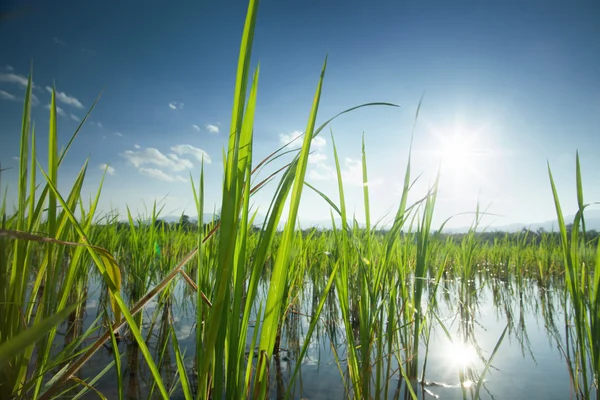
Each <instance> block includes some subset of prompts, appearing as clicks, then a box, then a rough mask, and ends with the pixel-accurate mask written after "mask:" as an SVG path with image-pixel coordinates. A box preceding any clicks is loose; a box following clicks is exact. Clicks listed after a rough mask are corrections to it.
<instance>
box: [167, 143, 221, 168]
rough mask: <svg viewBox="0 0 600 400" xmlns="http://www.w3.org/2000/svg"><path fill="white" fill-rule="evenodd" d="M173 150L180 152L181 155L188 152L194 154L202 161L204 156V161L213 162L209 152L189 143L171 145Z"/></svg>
mask: <svg viewBox="0 0 600 400" xmlns="http://www.w3.org/2000/svg"><path fill="white" fill-rule="evenodd" d="M171 151H173V152H174V153H177V154H179V155H180V156H183V155H186V154H188V155H191V156H194V157H196V159H197V160H198V161H202V159H203V158H204V162H205V163H206V164H210V163H211V162H212V161H211V159H210V156H209V155H208V153H207V152H205V151H204V150H202V149H199V148H197V147H194V146H192V145H189V144H178V145H177V146H173V147H171Z"/></svg>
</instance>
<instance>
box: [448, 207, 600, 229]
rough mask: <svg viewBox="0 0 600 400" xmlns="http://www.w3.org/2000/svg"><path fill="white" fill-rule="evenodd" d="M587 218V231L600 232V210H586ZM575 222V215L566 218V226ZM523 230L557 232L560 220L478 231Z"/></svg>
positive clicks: (495, 227) (585, 215) (482, 227)
mask: <svg viewBox="0 0 600 400" xmlns="http://www.w3.org/2000/svg"><path fill="white" fill-rule="evenodd" d="M583 216H584V218H585V228H586V229H587V230H596V231H600V210H586V211H584V213H583ZM574 220H575V214H570V215H566V216H565V224H571V223H573V221H574ZM523 228H526V229H530V230H532V231H537V230H538V229H540V228H542V229H544V230H545V231H547V232H552V231H554V232H556V231H558V219H553V220H550V221H545V222H536V223H532V224H522V223H517V224H509V225H500V226H490V227H486V226H485V225H482V226H481V228H480V229H478V231H480V230H483V229H485V230H486V231H488V232H494V231H501V232H518V231H520V230H522V229H523ZM468 230H469V227H461V228H449V229H445V230H444V231H445V232H446V233H464V232H467V231H468Z"/></svg>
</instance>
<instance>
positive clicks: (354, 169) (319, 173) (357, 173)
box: [308, 153, 383, 187]
mask: <svg viewBox="0 0 600 400" xmlns="http://www.w3.org/2000/svg"><path fill="white" fill-rule="evenodd" d="M316 154H321V153H315V155H316ZM323 161H324V159H323V160H319V161H318V162H314V164H316V166H315V168H313V169H311V170H309V171H308V177H309V178H310V179H312V180H316V181H327V180H336V179H337V173H336V171H335V169H334V168H333V167H330V166H329V165H327V164H326V163H324V162H323ZM341 169H342V170H341V174H342V181H343V182H344V184H349V185H354V186H363V177H362V161H361V160H360V159H354V158H350V157H346V158H345V159H344V166H343V167H342V168H341ZM382 183H383V179H381V178H375V179H370V180H369V181H368V182H367V183H366V184H365V186H370V187H374V186H378V185H381V184H382Z"/></svg>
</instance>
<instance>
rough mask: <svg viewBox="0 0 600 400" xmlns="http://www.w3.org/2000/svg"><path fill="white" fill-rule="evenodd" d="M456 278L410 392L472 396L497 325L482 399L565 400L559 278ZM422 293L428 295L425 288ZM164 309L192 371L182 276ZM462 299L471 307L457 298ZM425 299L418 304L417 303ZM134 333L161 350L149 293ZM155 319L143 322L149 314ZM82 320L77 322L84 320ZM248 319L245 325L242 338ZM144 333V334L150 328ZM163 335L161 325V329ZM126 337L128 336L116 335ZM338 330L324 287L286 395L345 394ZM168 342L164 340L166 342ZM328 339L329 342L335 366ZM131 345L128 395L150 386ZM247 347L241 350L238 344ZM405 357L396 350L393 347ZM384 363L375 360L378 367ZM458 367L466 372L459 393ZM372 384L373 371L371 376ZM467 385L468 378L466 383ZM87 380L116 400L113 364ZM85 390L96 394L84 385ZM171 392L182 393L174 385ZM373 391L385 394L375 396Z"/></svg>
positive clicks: (126, 348) (96, 363)
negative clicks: (462, 290) (421, 377)
mask: <svg viewBox="0 0 600 400" xmlns="http://www.w3.org/2000/svg"><path fill="white" fill-rule="evenodd" d="M460 285H461V282H460V281H458V280H447V281H444V282H442V284H441V285H440V287H439V289H438V294H437V296H436V299H437V302H438V308H437V310H436V311H435V314H436V315H437V317H438V318H439V320H440V321H442V323H443V324H444V326H445V327H446V329H447V330H448V332H449V333H450V334H451V336H452V338H453V341H454V342H455V343H462V344H461V345H460V346H453V345H452V344H451V342H450V340H449V339H448V337H447V335H446V333H444V331H443V329H441V328H440V324H439V322H438V321H436V320H434V318H433V316H432V317H431V318H430V320H432V321H433V324H432V330H431V336H430V338H429V343H428V346H427V347H428V352H427V364H426V371H425V382H424V384H418V385H417V384H416V382H413V385H414V387H415V391H416V392H417V394H418V396H419V398H424V399H434V398H440V399H463V398H464V397H463V396H465V397H466V398H472V396H473V393H474V390H475V385H476V383H477V380H478V376H479V375H480V374H481V372H482V371H483V370H484V367H485V364H486V362H487V360H488V359H489V357H490V356H491V354H492V352H493V350H494V347H495V346H496V344H497V342H498V340H499V338H500V336H501V334H502V332H503V330H504V328H505V327H506V326H507V325H508V326H509V328H508V331H507V334H506V336H505V337H504V340H503V341H502V343H501V344H500V347H499V350H498V352H497V353H496V355H495V358H494V359H493V362H492V363H491V364H490V367H489V370H488V372H487V373H486V374H485V376H484V379H483V384H482V388H481V391H480V396H481V398H489V399H531V398H536V399H567V398H569V397H570V394H571V387H570V379H569V374H568V370H567V361H566V360H565V357H563V353H561V350H560V349H559V347H558V346H559V344H560V346H562V347H563V348H564V347H565V321H564V313H563V303H564V298H563V291H562V288H561V285H562V284H561V283H560V282H557V283H553V284H551V285H550V286H548V287H541V286H539V284H538V282H537V281H535V280H523V281H518V282H517V281H514V280H513V281H508V282H507V281H503V280H500V279H496V278H493V277H485V278H484V277H483V276H480V277H479V278H478V279H476V280H475V281H473V282H470V283H469V285H468V287H469V288H470V291H471V292H472V295H471V296H469V297H468V298H467V299H465V298H463V299H460V298H459V297H460V296H459V295H458V293H459V290H458V288H459V287H460ZM312 289H313V288H312V285H311V283H310V282H306V283H305V286H304V290H303V292H302V295H301V296H300V297H299V301H298V304H297V306H296V307H295V309H294V312H290V313H289V314H288V317H287V319H286V324H285V326H284V329H283V332H282V340H281V348H282V350H281V351H280V353H279V356H278V357H274V360H273V363H272V364H271V368H270V371H271V380H270V394H271V398H277V399H279V398H283V395H284V394H285V390H287V388H288V386H289V385H290V377H291V374H292V372H293V369H294V367H295V361H294V360H295V358H296V356H297V354H298V353H299V346H301V345H302V343H303V342H304V338H305V335H306V332H307V330H308V327H309V323H310V317H309V316H310V315H312V314H313V307H314V306H315V301H314V299H313V293H312ZM99 293H100V289H99V285H98V283H97V282H96V283H93V284H92V285H91V286H90V291H89V294H90V298H89V299H88V300H87V309H86V311H87V315H86V318H85V324H84V325H85V326H89V324H90V323H92V322H93V320H94V319H95V318H96V316H97V312H98V305H99V304H100V303H101V302H102V300H101V299H100V297H99ZM261 297H262V298H265V297H266V287H265V286H261V287H259V294H258V301H257V302H256V304H258V302H259V301H260V299H261ZM425 298H427V296H425ZM172 300H173V302H172V305H171V306H170V307H171V308H170V310H169V312H170V313H171V315H172V317H173V321H174V325H173V326H174V328H175V330H176V334H177V338H178V340H179V345H180V347H181V349H182V351H184V352H185V353H186V354H187V357H186V359H185V361H186V366H187V369H188V374H189V376H190V377H192V376H193V373H192V371H193V354H194V351H195V348H194V346H195V345H194V335H195V325H194V323H195V321H194V318H195V309H194V307H195V305H194V302H195V300H194V297H193V296H191V295H190V291H189V290H188V289H187V288H186V287H185V282H183V281H180V282H178V283H177V285H176V286H175V288H174V290H173V297H172ZM466 301H467V302H469V303H470V305H467V304H465V302H466ZM424 307H425V305H424ZM143 313H144V316H143V327H144V329H143V333H144V335H145V336H148V337H149V340H148V345H149V347H150V349H151V351H153V352H154V354H155V355H156V358H155V359H158V357H159V355H160V354H161V349H162V347H161V346H160V344H161V343H164V340H162V339H161V326H162V327H163V328H165V324H168V323H169V321H168V320H166V318H167V315H168V314H167V313H166V312H165V309H164V307H163V305H161V304H159V303H158V302H157V300H156V299H153V301H152V302H151V304H150V305H149V306H148V307H147V308H146V309H145V310H144V311H143ZM153 318H155V319H156V322H155V324H154V327H153V328H152V332H150V329H151V321H152V320H153ZM84 328H85V327H84ZM253 329H254V327H251V328H250V329H249V332H248V345H249V343H250V340H251V337H252V334H253ZM150 333H151V334H150ZM162 334H164V332H162ZM125 336H127V335H125ZM345 343H346V340H345V329H344V327H343V324H342V320H341V315H340V312H339V310H338V308H337V306H336V298H335V294H330V296H329V299H328V301H327V302H326V305H325V307H324V309H323V312H322V315H321V322H320V323H319V325H318V328H317V330H316V331H315V333H314V334H313V336H312V340H311V342H310V346H309V350H308V353H307V355H306V356H305V358H304V360H303V363H302V366H301V369H300V373H299V375H298V377H297V379H296V381H295V382H294V386H293V390H292V393H293V398H296V399H300V398H306V399H332V398H334V399H338V398H345V397H347V396H348V393H347V392H346V389H345V388H344V385H343V380H342V377H341V375H340V370H339V368H341V370H342V371H344V373H345V374H346V376H345V378H346V379H347V371H346V368H345V367H346V365H345V363H344V359H345V357H346V352H345ZM421 343H422V344H421V346H420V350H419V358H420V364H421V366H420V368H419V374H421V373H422V363H423V360H424V359H425V355H426V353H425V347H426V346H425V340H424V339H422V340H421ZM169 346H170V345H169ZM332 347H333V348H335V349H337V355H338V357H339V359H340V365H339V368H338V365H337V363H336V357H335V354H334V352H333V351H332ZM134 348H135V346H134V344H133V343H132V342H131V340H129V339H127V340H125V341H124V342H123V343H121V344H120V345H119V349H120V351H121V353H122V363H123V369H124V385H125V392H126V394H127V397H128V398H147V397H148V394H149V391H150V389H151V386H152V376H151V375H150V373H149V371H148V369H147V368H146V367H145V362H144V360H143V357H142V356H141V354H139V355H137V357H136V352H135V351H134ZM247 354H250V349H249V348H247ZM398 354H399V355H402V356H404V353H398ZM164 357H165V358H164V363H163V366H162V367H161V373H162V375H163V377H164V381H165V383H166V384H167V385H173V384H174V382H175V377H176V372H177V370H176V365H175V358H174V356H173V354H172V352H168V351H167V352H165V353H164ZM112 360H113V356H112V354H111V353H110V351H109V349H108V348H102V349H101V350H100V351H98V352H97V353H96V354H95V355H94V357H93V359H92V360H91V362H90V363H88V364H87V365H86V366H85V367H84V368H83V369H82V370H81V371H80V374H78V376H80V377H81V378H85V377H90V376H95V374H97V373H98V372H99V371H101V370H102V368H104V367H105V366H106V365H107V364H108V363H110V362H111V361H112ZM386 366H387V364H384V368H385V367H386ZM397 367H398V364H397V361H396V358H395V357H392V358H391V368H392V369H397ZM459 371H463V372H464V373H465V374H466V375H465V379H464V380H463V383H464V385H463V386H464V392H463V388H462V387H461V380H460V376H459ZM372 382H373V384H374V378H373V381H372ZM470 383H471V386H469V384H470ZM96 388H97V389H98V390H100V391H101V392H102V393H104V394H105V395H106V396H107V397H108V398H116V396H117V393H116V377H115V375H114V370H113V371H110V372H109V373H107V374H106V375H105V376H104V377H102V378H101V379H100V381H99V382H98V383H97V384H96ZM406 394H407V393H406V387H405V385H404V381H403V380H402V379H401V376H400V374H399V373H396V374H395V375H394V376H393V377H392V379H391V380H390V381H389V382H388V392H387V398H389V399H393V398H401V399H403V398H405V397H404V396H405V395H406ZM84 398H97V396H96V395H95V394H93V393H88V394H87V395H86V396H85V397H84ZM172 398H183V395H182V393H181V390H180V389H179V388H177V389H176V390H175V391H174V392H173V395H172ZM381 398H385V396H384V394H383V393H382V394H381Z"/></svg>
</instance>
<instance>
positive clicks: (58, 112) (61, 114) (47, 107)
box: [45, 104, 67, 117]
mask: <svg viewBox="0 0 600 400" xmlns="http://www.w3.org/2000/svg"><path fill="white" fill-rule="evenodd" d="M45 108H46V109H48V110H49V109H50V104H46V107H45ZM56 113H57V114H58V115H60V116H61V117H65V116H66V115H67V113H66V112H65V110H63V109H62V108H60V107H59V106H56Z"/></svg>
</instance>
